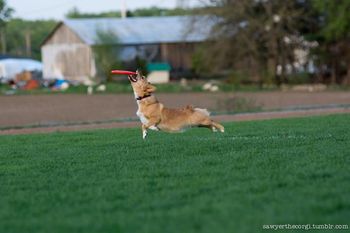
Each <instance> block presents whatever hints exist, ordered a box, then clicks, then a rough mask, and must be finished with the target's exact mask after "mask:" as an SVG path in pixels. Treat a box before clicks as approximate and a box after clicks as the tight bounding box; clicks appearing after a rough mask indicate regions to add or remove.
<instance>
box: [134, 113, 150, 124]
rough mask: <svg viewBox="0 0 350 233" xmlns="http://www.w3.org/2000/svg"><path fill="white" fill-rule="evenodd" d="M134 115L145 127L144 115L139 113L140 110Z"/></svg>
mask: <svg viewBox="0 0 350 233" xmlns="http://www.w3.org/2000/svg"><path fill="white" fill-rule="evenodd" d="M136 115H137V116H138V117H139V118H140V121H141V122H142V124H144V125H146V124H147V123H148V120H147V118H146V117H145V115H143V113H142V112H140V110H138V111H137V112H136Z"/></svg>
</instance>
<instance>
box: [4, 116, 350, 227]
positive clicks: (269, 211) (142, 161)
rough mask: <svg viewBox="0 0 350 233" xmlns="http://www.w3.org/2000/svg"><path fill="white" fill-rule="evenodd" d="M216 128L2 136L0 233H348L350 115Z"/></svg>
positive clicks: (349, 221) (232, 124)
mask: <svg viewBox="0 0 350 233" xmlns="http://www.w3.org/2000/svg"><path fill="white" fill-rule="evenodd" d="M225 126H226V133H224V134H219V133H211V132H210V131H209V130H206V129H193V130H190V131H187V132H185V133H181V134H166V133H159V132H150V134H149V137H148V139H147V141H143V140H142V139H141V132H140V130H139V129H115V130H99V131H89V132H74V133H53V134H38V135H21V136H1V137H0V207H1V208H0V232H4V233H12V232H18V233H23V232H26V233H29V232H35V233H38V232H50V233H51V232H53V233H55V232H104V233H107V232H127V233H140V232H141V233H142V232H149V233H157V232H160V233H164V232H174V233H179V232H208V233H214V232H260V231H263V229H262V225H263V224H350V115H332V116H325V117H309V118H294V119H283V120H267V121H252V122H236V123H229V124H226V125H225ZM271 231H272V230H271ZM264 232H266V231H264ZM317 232H321V231H317Z"/></svg>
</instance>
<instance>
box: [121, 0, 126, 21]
mask: <svg viewBox="0 0 350 233" xmlns="http://www.w3.org/2000/svg"><path fill="white" fill-rule="evenodd" d="M126 13H127V9H126V0H122V6H121V9H120V15H121V17H122V19H125V18H126Z"/></svg>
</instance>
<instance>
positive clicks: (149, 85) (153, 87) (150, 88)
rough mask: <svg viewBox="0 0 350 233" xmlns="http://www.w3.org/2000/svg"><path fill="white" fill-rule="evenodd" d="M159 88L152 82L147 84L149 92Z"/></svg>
mask: <svg viewBox="0 0 350 233" xmlns="http://www.w3.org/2000/svg"><path fill="white" fill-rule="evenodd" d="M156 90H157V88H156V87H155V86H153V85H152V84H148V85H147V92H148V93H153V92H155V91H156Z"/></svg>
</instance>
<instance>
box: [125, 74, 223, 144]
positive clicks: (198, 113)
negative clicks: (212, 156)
mask: <svg viewBox="0 0 350 233" xmlns="http://www.w3.org/2000/svg"><path fill="white" fill-rule="evenodd" d="M129 80H130V82H131V85H132V88H133V90H134V94H135V98H140V97H141V98H142V99H141V100H137V104H138V111H137V113H136V114H137V115H138V116H139V118H140V120H141V122H142V133H143V138H144V139H145V138H146V135H147V129H152V130H163V131H167V132H179V131H182V130H184V129H186V128H189V127H194V126H197V127H206V128H209V129H211V130H213V131H214V132H215V131H217V130H219V131H220V132H224V130H225V129H224V127H223V126H222V125H221V124H219V123H217V122H215V121H213V120H212V119H210V116H209V115H210V114H209V112H208V111H207V110H206V109H200V108H193V107H192V106H186V107H184V108H181V109H171V108H166V107H164V105H163V104H162V103H159V102H158V100H157V99H156V97H155V96H154V95H152V93H153V92H155V90H156V87H155V86H153V85H151V84H150V83H149V82H147V80H146V78H145V77H144V76H142V74H141V73H140V72H137V75H130V76H129Z"/></svg>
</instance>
